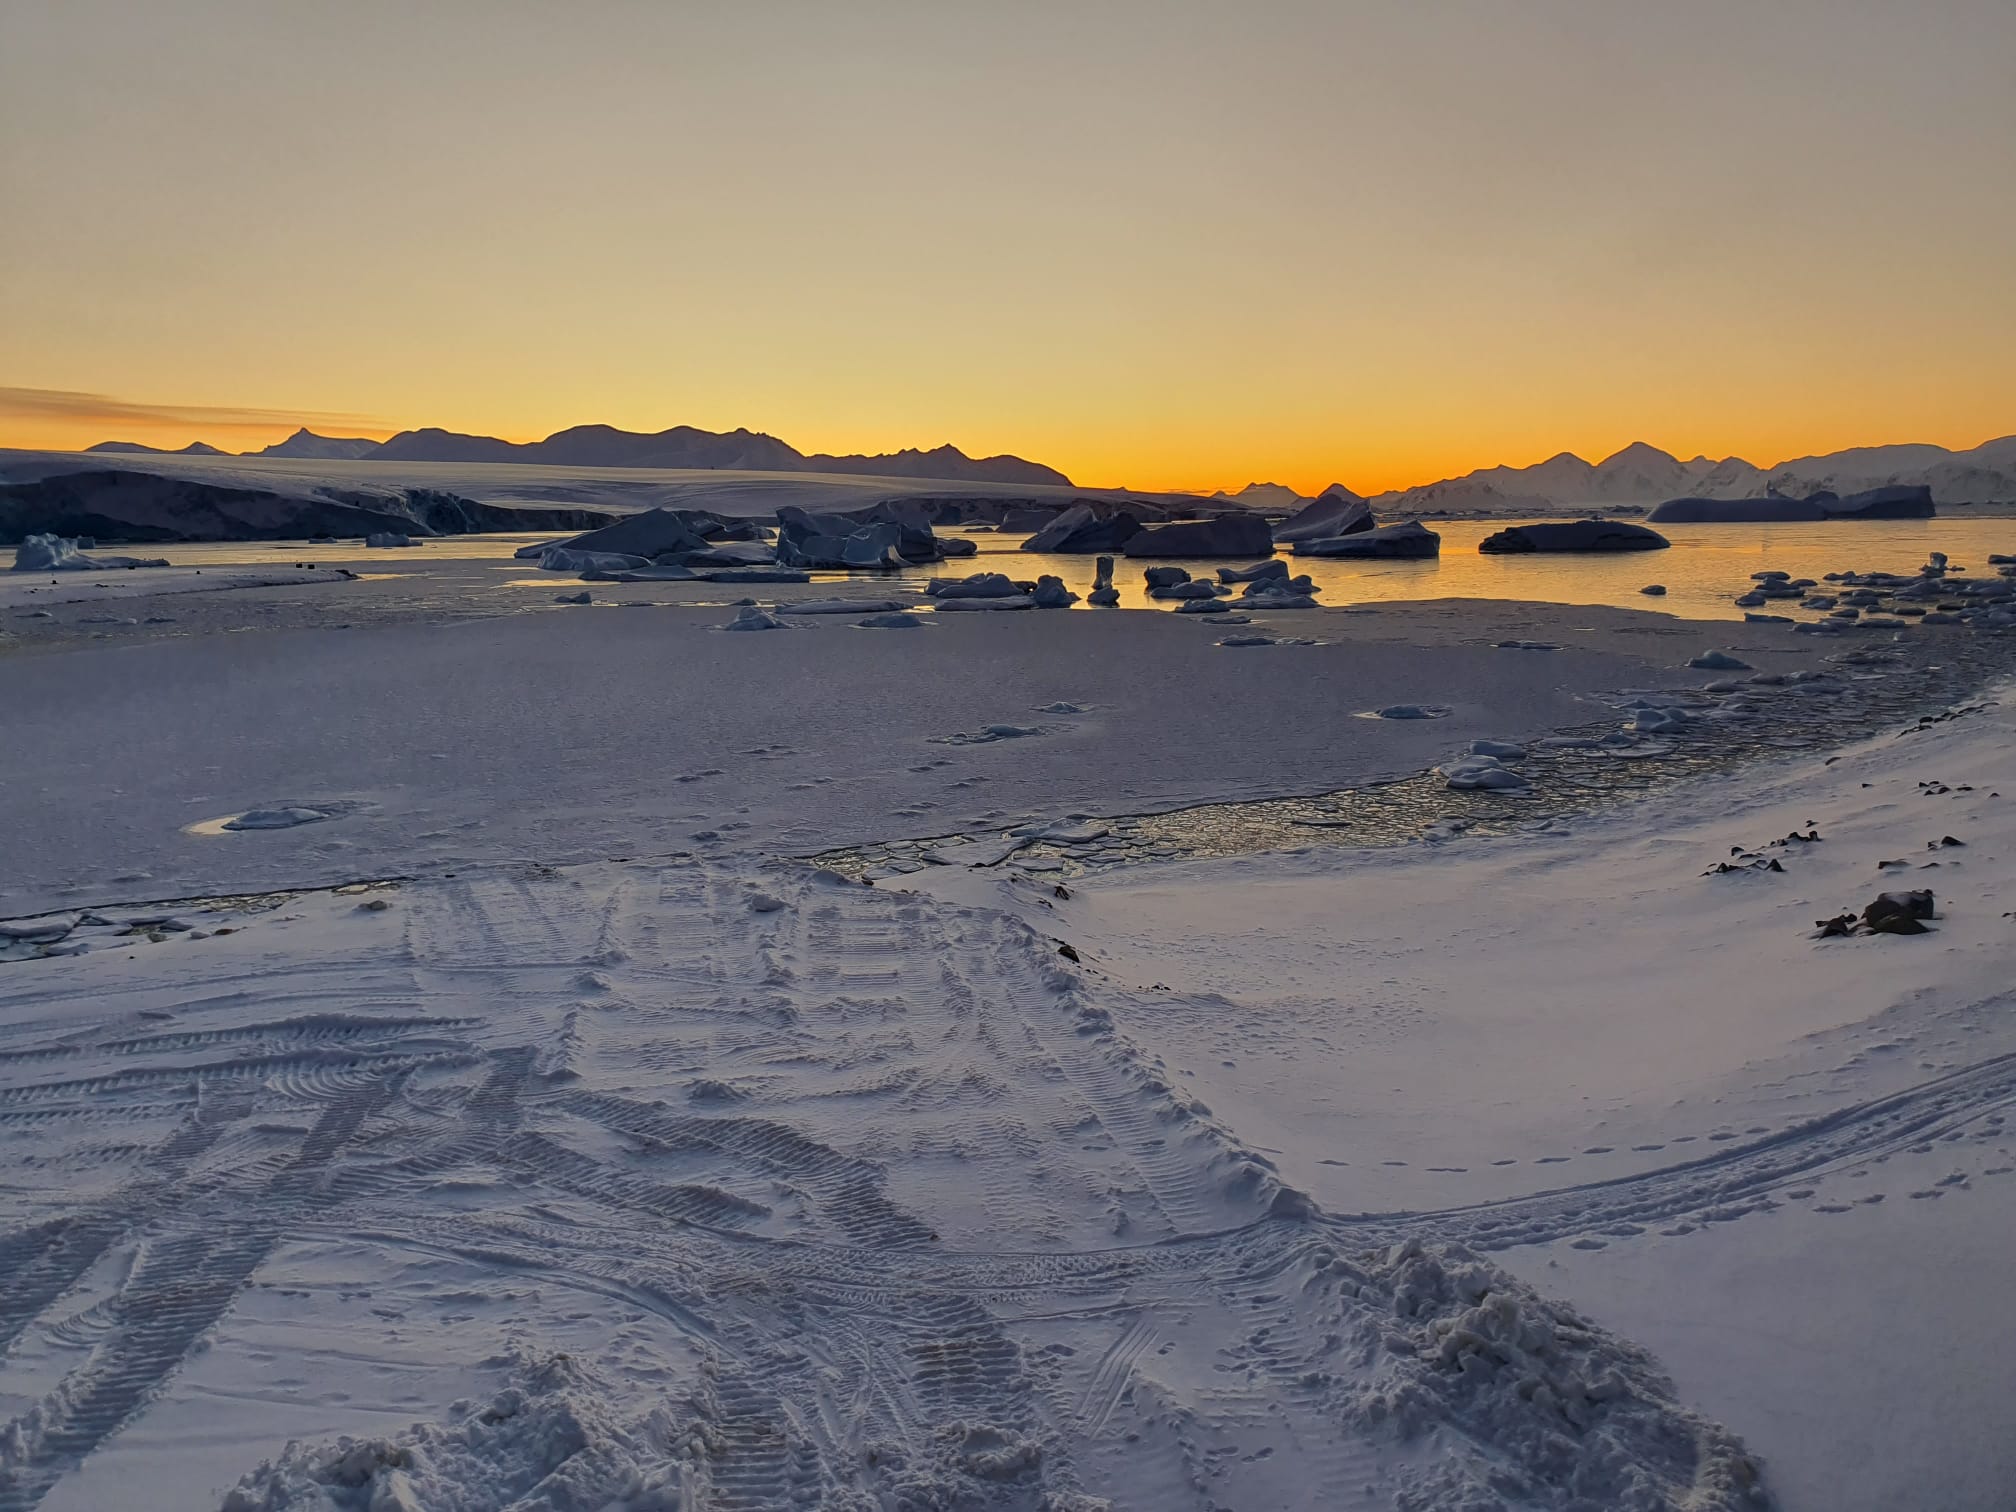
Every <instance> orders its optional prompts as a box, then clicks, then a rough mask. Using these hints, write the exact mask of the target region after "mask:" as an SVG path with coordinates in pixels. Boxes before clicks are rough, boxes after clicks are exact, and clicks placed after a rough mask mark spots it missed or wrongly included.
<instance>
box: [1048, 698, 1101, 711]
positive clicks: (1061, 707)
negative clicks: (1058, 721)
mask: <svg viewBox="0 0 2016 1512" xmlns="http://www.w3.org/2000/svg"><path fill="white" fill-rule="evenodd" d="M1094 707H1095V706H1094V705H1092V704H1081V703H1070V702H1067V701H1066V700H1064V699H1059V700H1058V701H1057V702H1056V703H1047V704H1042V705H1039V706H1038V708H1037V710H1036V712H1037V713H1038V714H1090V713H1091V712H1092V710H1093V708H1094Z"/></svg>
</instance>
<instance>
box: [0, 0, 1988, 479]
mask: <svg viewBox="0 0 2016 1512" xmlns="http://www.w3.org/2000/svg"><path fill="white" fill-rule="evenodd" d="M2012 78H2016V4H2012V3H2011V0H1908V3H1907V0H1893V3H1861V0H1761V3H1760V0H1740V3H1723V0H1685V3H1663V0H1475V3H1457V0H1449V3H1437V0H1391V3H1378V0H1360V3H1352V0H1331V3H1325V4H1316V3H1309V4H1304V3H1264V0H1261V3H1251V4H1241V5H1235V4H1230V3H1221V4H1192V3H1189V0H1140V3H1134V0H1104V3H1101V0H1075V3H1068V4H1045V3H1037V0H1019V3H1016V4H981V3H972V4H967V3H958V0H920V3H875V0H849V3H844V4H829V3H805V4H769V3H761V0H733V3H729V0H723V3H719V4H710V5H691V4H678V3H674V0H574V3H565V4H563V3H559V0H554V3H536V4H535V3H529V0H427V3H424V4H418V3H411V0H404V3H398V4H382V3H375V0H345V3H341V4H337V3H328V0H313V3H289V0H259V3H240V0H0V207H4V217H5V219H4V226H0V445H17V446H70V447H74V446H79V445H83V444H85V443H88V442H90V441H93V440H99V439H104V438H106V437H109V436H119V437H123V438H126V439H134V440H144V441H150V442H154V443H157V444H177V445H179V444H181V443H182V442H184V441H188V440H194V439H204V440H209V441H211V442H214V443H216V444H218V445H222V446H225V447H227V448H230V449H234V450H235V449H238V448H240V447H247V446H254V445H258V444H262V443H264V442H266V441H270V440H275V439H278V438H279V437H280V436H282V435H284V434H285V433H286V432H287V431H289V430H291V429H292V428H293V426H294V425H295V424H296V423H307V424H310V425H311V426H313V427H314V428H316V429H321V430H325V431H328V430H336V431H340V432H345V433H350V434H386V433H389V432H390V431H392V430H395V429H399V428H402V427H406V426H417V425H442V426H447V427H449V428H451V429H457V430H471V431H479V432H484V433H488V434H493V435H503V436H508V437H511V438H513V439H529V438H533V437H537V436H542V435H544V434H546V433H548V432H549V431H552V430H555V429H558V428H560V427H561V426H564V425H570V424H576V423H580V422H584V421H606V422H609V423H611V424H615V425H620V426H624V427H626V428H630V429H637V430H657V429H662V428H663V427H665V426H667V425H672V424H677V423H686V424H694V425H702V426H707V427H709V428H711V429H726V428H730V427H733V426H737V425H747V426H749V427H751V428H754V429H759V430H766V431H769V432H771V433H772V434H775V435H779V436H782V437H783V438H784V439H786V440H788V441H790V442H791V443H793V444H794V445H796V446H798V447H800V448H802V449H804V450H806V451H813V450H834V451H877V450H884V449H890V448H895V447H899V446H904V445H919V446H929V445H933V444H936V443H938V442H942V441H948V440H949V441H952V442H954V443H955V444H957V445H959V446H961V447H962V448H964V449H965V450H967V451H969V452H973V453H975V454H981V453H991V452H996V451H1013V452H1017V453H1019V454H1021V455H1024V456H1029V457H1034V458H1038V459H1040V460H1043V461H1046V462H1049V463H1052V464H1053V465H1056V466H1058V467H1061V468H1063V469H1064V470H1065V471H1066V472H1068V473H1070V474H1071V475H1072V477H1073V478H1075V479H1077V480H1078V481H1080V482H1082V483H1088V484H1113V485H1117V484H1128V485H1132V486H1135V487H1216V486H1220V485H1226V486H1235V487H1236V486H1237V485H1238V484H1240V483H1243V482H1245V481H1247V480H1249V479H1252V478H1270V479H1278V480H1279V481H1283V482H1287V483H1291V484H1295V485H1297V486H1299V487H1302V488H1304V489H1313V488H1315V487H1317V486H1320V485H1322V484H1324V483H1327V482H1330V481H1332V480H1333V479H1337V480H1342V481H1343V482H1345V483H1348V484H1349V485H1351V486H1352V487H1354V488H1358V489H1360V490H1365V491H1370V490H1373V489H1378V488H1385V487H1389V486H1397V485H1401V484H1407V483H1414V482H1421V481H1425V480H1427V479H1431V478H1435V477H1440V476H1444V475H1447V474H1452V473H1457V472H1462V471H1465V470H1467V469H1469V468H1471V467H1475V466H1481V465H1487V464H1490V463H1495V462H1513V463H1525V462H1532V461H1537V460H1539V459H1540V458H1541V457H1544V456H1546V455H1548V454H1550V453H1552V452H1554V451H1556V450H1560V449H1562V448H1569V449H1573V450H1577V451H1579V452H1581V453H1582V454H1583V455H1585V456H1590V457H1595V456H1599V455H1601V454H1604V453H1606V452H1608V451H1611V450H1614V449H1616V448H1617V447H1619V446H1621V445H1623V444H1624V443H1626V442H1628V441H1632V440H1635V439H1644V440H1648V441H1651V442H1653V443H1654V444H1657V445H1661V446H1664V447H1666V448H1667V449H1669V450H1672V451H1675V452H1677V453H1679V454H1681V455H1682V456H1688V455H1692V454H1694V453H1695V452H1702V451H1705V452H1708V453H1710V454H1712V455H1716V456H1720V455H1724V454H1727V453H1736V454H1738V455H1742V456H1745V457H1748V458H1749V459H1750V460H1752V461H1754V462H1758V463H1761V464H1769V463H1772V462H1775V461H1778V460H1781V459H1783V458H1785V457H1788V456H1794V455H1799V454H1803V453H1809V452H1816V451H1826V450H1832V449H1835V448H1838V447H1842V446H1848V445H1856V444H1868V443H1878V442H1888V441H1904V440H1921V441H1936V442H1941V443H1943V444H1946V445H1949V446H1956V447H1957V446H1971V445H1974V444H1977V443H1978V442H1980V441H1983V440H1986V439H1988V438H1989V437H1992V436H1996V435H2001V434H2005V433H2008V432H2011V431H2016V125H2012V120H2016V118H2012V116H2011V114H2010V111H2011V93H2010V85H2011V80H2012Z"/></svg>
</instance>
